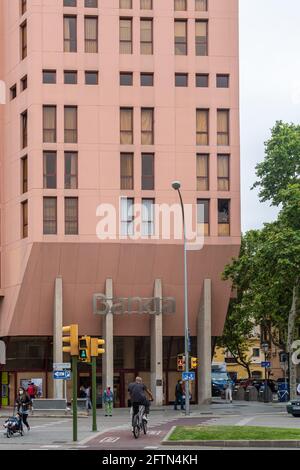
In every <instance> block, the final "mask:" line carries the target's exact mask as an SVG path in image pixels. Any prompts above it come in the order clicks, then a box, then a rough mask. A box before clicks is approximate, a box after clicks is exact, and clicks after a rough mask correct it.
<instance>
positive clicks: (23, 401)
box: [16, 387, 32, 431]
mask: <svg viewBox="0 0 300 470" xmlns="http://www.w3.org/2000/svg"><path fill="white" fill-rule="evenodd" d="M16 406H17V410H18V413H20V414H21V416H22V420H23V423H24V424H25V426H26V428H27V430H28V431H29V430H30V426H29V424H28V421H27V418H28V413H29V408H30V407H31V406H32V401H31V398H30V396H29V395H28V393H26V391H25V389H24V388H23V387H20V388H19V392H18V397H17V399H16Z"/></svg>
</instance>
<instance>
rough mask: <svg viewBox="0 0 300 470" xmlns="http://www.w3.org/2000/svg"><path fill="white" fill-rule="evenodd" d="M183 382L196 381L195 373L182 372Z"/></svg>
mask: <svg viewBox="0 0 300 470" xmlns="http://www.w3.org/2000/svg"><path fill="white" fill-rule="evenodd" d="M182 380H195V372H182Z"/></svg>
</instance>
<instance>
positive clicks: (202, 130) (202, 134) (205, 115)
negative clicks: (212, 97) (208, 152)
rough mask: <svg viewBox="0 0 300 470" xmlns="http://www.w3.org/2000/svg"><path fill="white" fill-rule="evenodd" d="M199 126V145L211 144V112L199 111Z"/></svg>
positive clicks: (197, 117)
mask: <svg viewBox="0 0 300 470" xmlns="http://www.w3.org/2000/svg"><path fill="white" fill-rule="evenodd" d="M196 121H197V123H196V126H197V140H196V143H197V145H208V144H209V110H208V109H197V113H196Z"/></svg>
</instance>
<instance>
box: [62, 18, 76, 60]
mask: <svg viewBox="0 0 300 470" xmlns="http://www.w3.org/2000/svg"><path fill="white" fill-rule="evenodd" d="M64 52H77V17H76V16H69V15H65V16H64Z"/></svg>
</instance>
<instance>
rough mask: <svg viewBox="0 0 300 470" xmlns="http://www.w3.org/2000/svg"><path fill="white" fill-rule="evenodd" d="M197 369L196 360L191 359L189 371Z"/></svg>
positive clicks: (195, 358)
mask: <svg viewBox="0 0 300 470" xmlns="http://www.w3.org/2000/svg"><path fill="white" fill-rule="evenodd" d="M197 367H198V358H197V357H191V369H197Z"/></svg>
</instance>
